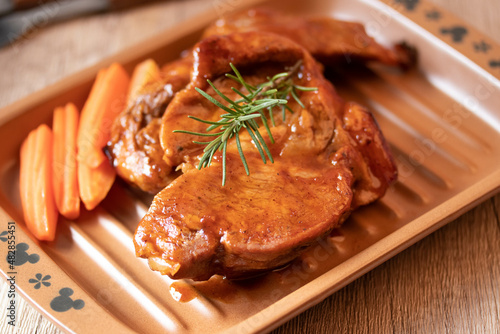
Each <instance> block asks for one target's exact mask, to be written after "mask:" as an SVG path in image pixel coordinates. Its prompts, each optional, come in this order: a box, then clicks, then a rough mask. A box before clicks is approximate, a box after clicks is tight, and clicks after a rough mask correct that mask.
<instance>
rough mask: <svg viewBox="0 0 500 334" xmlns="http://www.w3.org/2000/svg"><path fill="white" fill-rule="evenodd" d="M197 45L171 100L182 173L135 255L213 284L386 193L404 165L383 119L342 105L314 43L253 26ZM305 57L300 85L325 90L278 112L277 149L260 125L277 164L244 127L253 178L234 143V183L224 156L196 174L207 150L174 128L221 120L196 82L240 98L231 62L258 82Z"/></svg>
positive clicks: (276, 261) (165, 126) (167, 144)
mask: <svg viewBox="0 0 500 334" xmlns="http://www.w3.org/2000/svg"><path fill="white" fill-rule="evenodd" d="M194 50H195V51H194V59H197V63H195V66H194V68H195V71H194V73H195V74H196V75H194V76H193V79H192V82H191V83H190V84H189V85H188V86H187V87H186V89H184V90H183V91H181V92H179V93H178V94H177V95H176V96H175V97H174V99H173V100H172V102H171V103H170V104H169V106H168V108H167V111H166V112H165V114H164V116H163V123H162V129H161V141H162V147H163V148H164V149H165V151H166V156H167V157H168V161H169V162H170V163H171V164H172V165H179V164H181V165H182V167H183V171H184V172H185V173H184V174H183V175H181V176H180V177H179V178H177V179H176V180H175V181H173V182H172V183H171V184H170V185H169V186H168V187H167V188H165V189H164V190H162V191H161V192H160V193H158V194H157V195H156V196H155V198H154V200H153V204H152V205H151V207H150V209H149V211H148V213H147V214H146V216H145V217H144V218H143V219H142V221H141V223H140V224H139V226H138V228H137V231H136V234H135V238H134V243H135V248H136V253H137V255H138V256H141V257H144V258H148V259H149V264H150V267H151V268H152V269H153V270H158V271H160V272H161V273H162V274H166V275H169V276H171V277H173V278H192V279H195V280H204V279H208V278H209V277H210V276H212V275H214V274H221V275H225V276H226V277H229V278H241V277H246V276H249V275H253V274H256V273H259V272H262V271H266V270H271V269H273V268H277V267H280V266H282V265H284V264H286V263H288V262H290V261H291V260H293V259H294V258H295V257H297V256H299V255H300V253H301V251H302V250H303V249H305V248H306V247H307V246H309V245H310V244H311V243H312V242H314V240H316V239H317V238H320V237H322V236H324V235H325V234H327V233H328V232H330V231H331V230H332V229H333V228H335V227H337V226H339V224H341V223H342V221H343V220H344V219H345V218H346V217H347V215H348V214H349V212H350V211H351V209H352V208H353V207H356V206H358V205H361V204H367V203H368V202H370V201H373V200H375V199H376V198H378V197H380V196H381V195H382V194H383V193H384V192H385V190H386V188H387V186H388V184H389V182H391V181H392V180H393V179H394V177H395V167H394V165H393V162H392V159H391V157H390V153H389V152H387V151H386V149H387V147H386V144H385V142H384V139H383V137H382V135H381V134H380V131H379V129H378V127H377V125H376V123H374V121H373V119H372V118H371V116H370V114H369V113H368V112H366V111H365V110H364V109H362V108H361V107H358V106H357V105H355V104H344V102H343V101H342V100H341V99H340V98H339V97H338V95H337V94H336V92H335V90H334V88H333V86H332V85H331V84H330V83H329V82H328V81H327V80H326V79H325V78H324V77H323V76H322V74H321V68H320V66H319V65H318V64H317V63H316V61H315V60H314V59H313V58H312V57H311V55H310V54H309V53H308V52H307V51H306V50H305V49H303V48H302V47H300V46H299V45H298V44H296V43H294V42H293V41H291V40H290V39H286V38H282V37H279V36H278V35H275V34H269V33H262V32H247V33H237V34H231V35H227V36H212V37H209V38H207V39H205V40H203V41H201V42H200V43H198V44H197V46H196V47H195V49H194ZM298 60H300V61H301V62H302V66H301V68H300V71H299V72H298V73H296V75H295V76H294V77H293V80H294V83H295V84H298V85H302V86H308V87H317V88H318V90H317V91H315V92H302V93H301V94H300V99H301V101H302V102H303V104H304V105H305V106H306V108H305V109H302V108H301V107H300V105H299V104H298V103H295V102H293V101H292V100H290V102H289V106H290V107H291V108H292V109H293V111H294V112H293V113H287V115H286V119H285V121H283V120H282V119H281V115H275V121H276V127H273V128H271V131H272V134H273V137H274V139H275V143H274V144H271V143H270V139H269V137H268V136H267V135H265V132H264V131H263V136H264V137H265V140H266V141H267V142H268V146H269V148H270V150H271V152H272V155H273V157H274V159H275V162H274V164H269V163H267V164H263V163H262V160H261V158H260V156H259V155H258V153H257V151H256V149H255V143H253V142H252V140H251V138H250V136H249V135H248V134H246V133H242V134H241V136H240V138H241V141H242V146H243V151H244V152H245V157H246V160H247V162H248V165H249V167H250V175H249V176H247V175H246V174H245V171H244V168H243V166H242V163H241V161H240V157H239V156H238V151H237V148H236V145H235V143H234V141H230V142H229V143H228V148H227V171H228V175H227V179H226V186H221V174H222V171H221V159H222V157H221V154H220V153H218V154H216V155H215V157H214V160H213V163H212V165H211V166H210V167H208V168H205V169H202V170H200V171H199V170H196V169H195V168H194V166H196V164H197V161H198V160H199V159H200V156H199V155H200V153H201V152H200V151H201V150H202V149H203V146H201V145H198V144H193V143H192V141H193V140H198V139H199V138H196V136H191V135H188V134H182V133H172V130H175V129H189V130H192V131H195V132H202V131H203V130H204V128H205V127H206V125H203V124H201V123H199V122H196V121H194V120H192V119H189V118H187V115H193V116H196V117H199V118H201V119H206V120H216V119H218V117H219V116H220V114H221V111H220V110H218V109H217V108H216V107H215V106H214V105H213V104H211V103H210V102H208V101H207V100H206V99H205V98H204V97H202V96H201V95H200V94H199V93H197V92H196V91H195V89H194V88H195V87H200V88H202V89H204V90H205V91H206V92H207V93H208V94H210V95H211V96H212V97H214V98H216V99H220V98H219V97H218V96H217V95H216V94H215V92H214V91H213V90H212V89H211V88H210V89H208V87H207V84H206V81H205V80H206V78H210V79H211V80H213V82H214V85H215V86H216V87H217V88H218V89H219V90H221V91H222V92H223V93H224V94H226V95H228V96H229V97H230V98H232V97H233V95H231V94H234V93H233V92H232V90H231V89H230V88H231V86H235V85H236V83H235V82H234V81H231V80H230V79H228V78H226V77H225V76H224V73H226V72H230V68H229V66H228V63H229V61H231V62H232V63H233V64H235V66H236V67H237V68H238V69H240V71H241V72H242V75H243V76H244V77H245V80H246V81H248V82H249V83H250V84H258V83H262V82H264V81H267V79H266V78H267V77H269V76H272V75H274V74H276V73H280V72H283V71H286V70H287V69H288V68H289V67H290V66H291V65H293V64H294V63H296V62H297V61H298ZM236 88H238V89H240V88H241V89H242V87H236ZM362 132H363V133H364V132H366V134H363V133H362ZM380 150H382V151H383V152H380ZM365 153H367V154H366V156H364V155H363V154H365ZM384 168H387V171H385V170H384ZM366 194H369V195H366ZM353 201H354V202H355V203H354V206H353Z"/></svg>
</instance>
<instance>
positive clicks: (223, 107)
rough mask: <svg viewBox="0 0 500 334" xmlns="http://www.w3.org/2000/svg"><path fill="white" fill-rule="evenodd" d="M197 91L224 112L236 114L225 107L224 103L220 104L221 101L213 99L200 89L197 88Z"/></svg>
mask: <svg viewBox="0 0 500 334" xmlns="http://www.w3.org/2000/svg"><path fill="white" fill-rule="evenodd" d="M195 90H196V91H197V92H198V93H200V94H201V95H203V97H204V98H206V99H207V100H209V101H210V102H212V103H213V104H215V105H216V106H217V107H219V108H221V109H222V110H224V111H226V112H228V113H230V114H233V115H234V114H236V113H235V112H234V110H231V109H230V108H228V107H226V106H225V105H223V104H222V103H220V102H219V101H217V100H216V99H214V98H213V97H211V96H210V95H209V94H207V93H205V92H204V91H203V90H201V89H199V88H198V87H196V88H195Z"/></svg>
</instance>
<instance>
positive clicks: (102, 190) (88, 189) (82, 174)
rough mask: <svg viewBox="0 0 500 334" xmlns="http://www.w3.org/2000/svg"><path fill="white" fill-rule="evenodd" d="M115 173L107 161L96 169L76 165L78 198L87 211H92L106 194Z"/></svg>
mask: <svg viewBox="0 0 500 334" xmlns="http://www.w3.org/2000/svg"><path fill="white" fill-rule="evenodd" d="M115 176H116V172H115V169H114V168H113V166H111V164H110V163H109V162H108V161H104V162H103V163H102V164H100V165H99V166H97V167H96V168H94V167H91V166H89V165H87V164H85V163H79V164H78V184H79V186H80V197H81V199H82V202H83V204H85V208H86V209H87V210H93V209H94V208H95V207H96V206H97V205H98V204H99V203H100V202H101V201H102V200H103V199H104V198H105V197H106V195H107V194H108V192H109V189H111V186H112V185H113V182H114V181H115Z"/></svg>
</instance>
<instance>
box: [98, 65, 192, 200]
mask: <svg viewBox="0 0 500 334" xmlns="http://www.w3.org/2000/svg"><path fill="white" fill-rule="evenodd" d="M192 64H193V61H192V59H191V57H190V56H188V57H185V58H181V59H179V60H176V61H174V62H172V63H170V64H167V65H166V66H164V67H163V68H162V71H161V76H160V78H159V80H157V81H152V82H150V83H148V84H147V85H146V86H145V87H144V88H143V89H142V90H141V91H140V93H139V95H138V97H137V98H136V99H135V101H133V103H132V104H131V105H129V106H128V107H127V109H126V110H125V111H124V112H123V113H121V114H120V116H119V117H118V118H117V119H116V120H115V121H114V123H113V126H112V128H111V139H110V141H109V143H108V145H107V153H108V155H109V156H110V158H111V161H112V163H113V166H115V168H116V171H117V173H118V175H120V176H121V177H122V178H123V179H124V180H127V181H128V182H129V183H132V184H134V185H136V186H138V187H139V188H140V189H142V190H143V191H146V192H150V193H157V192H158V191H160V190H161V189H163V188H165V187H166V186H167V184H169V183H170V182H171V181H172V180H173V179H174V178H175V174H174V173H172V166H170V165H167V163H166V162H165V160H164V159H163V154H164V152H163V149H162V148H161V146H160V140H159V132H160V125H161V117H162V115H163V113H164V112H165V108H166V107H167V105H168V103H169V102H170V100H171V99H172V97H173V96H174V95H175V93H177V92H178V91H179V90H181V89H183V88H184V87H185V86H186V85H187V84H188V83H189V80H190V74H191V68H192Z"/></svg>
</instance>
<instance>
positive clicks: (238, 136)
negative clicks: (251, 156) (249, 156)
mask: <svg viewBox="0 0 500 334" xmlns="http://www.w3.org/2000/svg"><path fill="white" fill-rule="evenodd" d="M236 147H237V148H238V153H239V154H240V159H241V162H242V163H243V167H244V168H245V172H246V173H247V175H250V170H249V169H248V164H247V160H246V159H245V155H244V154H243V149H242V148H241V142H240V134H239V133H238V132H236Z"/></svg>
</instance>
